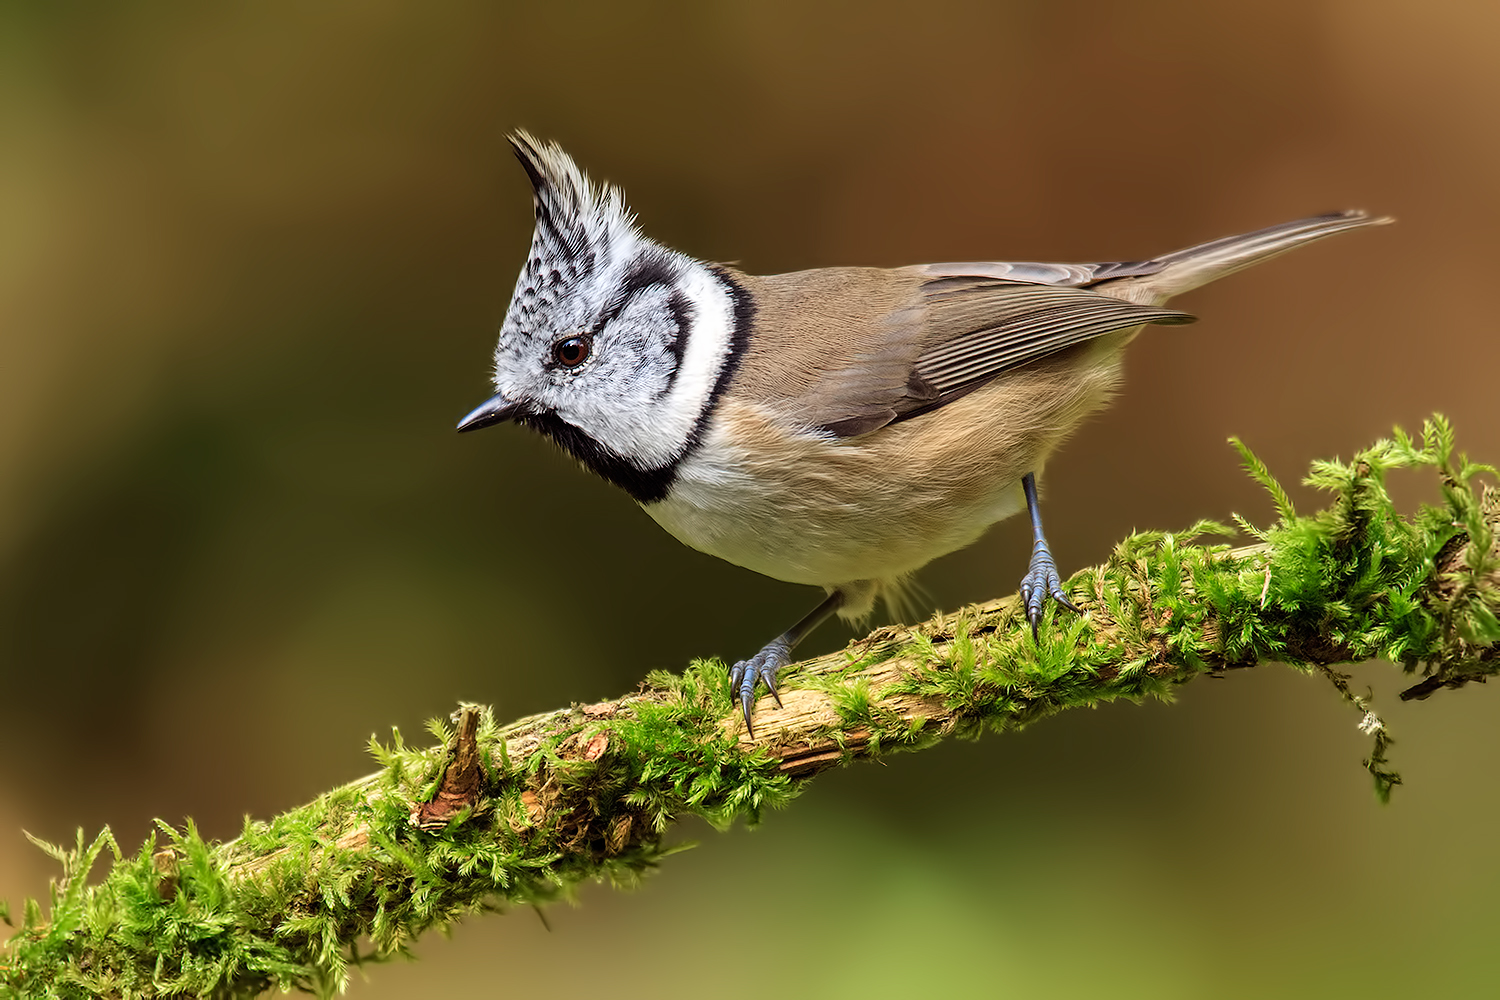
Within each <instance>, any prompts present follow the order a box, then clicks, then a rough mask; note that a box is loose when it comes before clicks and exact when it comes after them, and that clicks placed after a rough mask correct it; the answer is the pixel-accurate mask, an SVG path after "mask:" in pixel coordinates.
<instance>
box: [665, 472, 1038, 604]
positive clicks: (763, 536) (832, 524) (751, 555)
mask: <svg viewBox="0 0 1500 1000" xmlns="http://www.w3.org/2000/svg"><path fill="white" fill-rule="evenodd" d="M837 447H840V446H839V445H830V449H833V448H837ZM845 447H847V446H845ZM831 464H838V463H831ZM684 465H685V466H690V467H684V468H683V469H682V470H681V471H680V478H679V480H678V482H677V486H676V488H675V489H674V490H673V493H672V495H671V497H670V498H669V499H667V500H664V501H662V502H660V503H655V504H651V505H648V506H646V507H645V510H646V512H647V513H648V514H650V515H651V516H652V517H653V518H654V519H655V520H656V522H657V523H658V524H660V525H661V526H662V527H663V528H665V529H666V530H667V531H668V532H670V533H671V534H672V535H673V536H674V537H675V538H677V539H678V540H679V541H681V542H682V543H684V544H685V545H690V546H692V547H693V548H695V549H698V550H699V551H701V552H707V553H709V554H710V555H715V556H718V557H719V558H721V559H724V560H726V561H728V562H731V563H734V564H735V565H737V566H743V567H745V568H746V569H751V570H754V571H756V572H757V573H763V574H765V575H766V576H769V577H773V578H775V579H778V580H785V581H787V582H789V583H805V584H814V585H818V586H823V587H828V588H833V587H837V586H840V585H842V584H850V583H854V582H856V581H863V580H872V581H889V580H894V579H896V578H898V577H902V576H906V575H908V574H910V573H912V572H915V571H916V570H918V569H920V568H921V567H923V566H925V565H926V564H927V563H929V562H931V561H932V560H933V559H936V558H937V557H938V556H941V555H946V554H947V553H949V552H954V551H957V550H958V549H961V548H964V547H965V546H967V545H970V544H972V543H973V542H974V541H976V540H977V539H978V538H979V536H980V535H982V534H983V533H984V531H985V529H987V528H988V527H989V526H990V525H992V524H994V523H995V522H996V521H1000V520H1002V519H1004V518H1007V517H1010V516H1011V515H1012V514H1014V513H1016V512H1017V511H1019V510H1021V509H1022V508H1023V507H1024V506H1025V498H1024V496H1023V495H1022V493H1021V487H1020V479H1019V476H1017V477H1016V478H1012V479H1008V480H999V479H997V480H996V481H994V482H993V483H992V488H991V489H989V490H987V491H985V492H984V493H983V495H980V496H970V497H965V498H962V499H960V498H958V497H955V496H945V495H943V494H942V493H941V492H938V491H934V490H931V489H922V488H920V487H906V488H903V487H902V486H899V485H895V484H891V483H890V482H882V481H879V480H878V479H877V480H875V481H871V482H869V483H868V484H867V488H864V489H849V488H842V489H839V488H830V487H829V484H828V483H827V482H826V481H821V480H823V477H821V476H819V475H817V474H816V472H815V471H814V472H812V473H811V474H808V475H806V476H804V477H800V478H802V479H803V483H802V484H801V485H800V486H799V485H796V484H794V483H792V482H788V481H785V480H783V481H781V482H775V481H773V482H771V483H767V482H765V481H764V480H762V479H760V478H759V477H757V476H755V475H753V474H751V473H749V472H747V471H746V470H745V468H743V467H739V468H735V467H733V466H730V465H727V464H725V465H719V466H712V465H710V464H709V463H706V462H696V463H684Z"/></svg>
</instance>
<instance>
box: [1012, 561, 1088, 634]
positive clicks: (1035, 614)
mask: <svg viewBox="0 0 1500 1000" xmlns="http://www.w3.org/2000/svg"><path fill="white" fill-rule="evenodd" d="M1049 597H1050V598H1052V599H1053V600H1054V601H1056V602H1057V603H1058V604H1061V605H1062V606H1063V607H1065V608H1067V609H1068V610H1069V611H1079V610H1081V609H1080V608H1079V607H1078V605H1076V604H1074V603H1073V602H1072V601H1070V600H1068V595H1067V594H1065V593H1063V589H1062V577H1060V576H1058V574H1057V563H1055V562H1053V560H1052V551H1051V550H1050V549H1048V548H1047V543H1046V542H1045V541H1042V540H1040V539H1038V540H1037V543H1036V545H1035V547H1033V548H1032V550H1031V566H1030V568H1028V569H1027V570H1026V575H1025V576H1023V577H1022V578H1021V603H1022V605H1024V606H1025V608H1026V620H1027V621H1029V622H1031V638H1032V641H1034V642H1039V641H1040V637H1039V636H1038V631H1037V630H1038V628H1039V626H1040V625H1041V624H1042V611H1043V610H1044V609H1045V608H1046V606H1047V598H1049Z"/></svg>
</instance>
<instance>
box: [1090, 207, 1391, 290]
mask: <svg viewBox="0 0 1500 1000" xmlns="http://www.w3.org/2000/svg"><path fill="white" fill-rule="evenodd" d="M1395 221H1396V220H1395V219H1392V218H1390V217H1388V216H1381V217H1378V218H1372V217H1371V216H1370V215H1368V214H1367V213H1365V212H1361V211H1357V210H1356V211H1350V212H1333V213H1330V214H1328V215H1315V216H1313V217H1312V218H1310V219H1298V220H1297V221H1296V222H1284V223H1282V224H1281V225H1279V226H1271V227H1270V228H1269V229H1258V230H1256V231H1255V232H1253V233H1244V234H1242V235H1240V236H1226V237H1224V238H1223V239H1221V240H1214V241H1213V242H1211V243H1200V244H1199V245H1197V246H1195V247H1188V248H1187V249H1186V250H1178V251H1176V252H1175V253H1169V254H1163V255H1162V256H1160V257H1157V258H1156V259H1155V260H1154V261H1152V262H1151V263H1153V264H1159V265H1161V266H1160V268H1158V269H1153V270H1152V272H1151V273H1149V274H1139V275H1135V276H1131V277H1122V278H1116V279H1115V280H1113V281H1105V282H1100V283H1099V284H1097V285H1095V286H1094V287H1096V288H1098V289H1099V290H1100V291H1106V290H1107V291H1108V294H1112V295H1117V296H1119V297H1120V298H1123V299H1128V300H1129V301H1132V302H1140V303H1143V304H1145V303H1149V304H1151V305H1160V304H1161V303H1162V302H1165V301H1166V300H1167V299H1169V298H1171V297H1172V296H1174V295H1181V294H1182V293H1183V292H1186V291H1190V290H1191V289H1194V288H1197V287H1198V286H1199V285H1206V284H1208V283H1209V282H1210V281H1214V280H1216V279H1218V278H1222V277H1224V275H1226V274H1233V273H1234V272H1235V271H1239V270H1242V269H1244V268H1247V267H1250V266H1251V265H1253V264H1259V263H1260V262H1261V261H1263V260H1270V259H1271V258H1272V257H1275V256H1277V255H1278V254H1283V253H1286V252H1287V251H1288V250H1295V249H1296V248H1297V247H1300V246H1303V245H1304V244H1307V243H1311V242H1313V241H1314V240H1321V239H1322V238H1323V237H1325V236H1332V235H1334V234H1335V233H1342V232H1346V231H1348V230H1350V229H1362V228H1363V227H1365V226H1383V225H1386V224H1388V223H1391V222H1395Z"/></svg>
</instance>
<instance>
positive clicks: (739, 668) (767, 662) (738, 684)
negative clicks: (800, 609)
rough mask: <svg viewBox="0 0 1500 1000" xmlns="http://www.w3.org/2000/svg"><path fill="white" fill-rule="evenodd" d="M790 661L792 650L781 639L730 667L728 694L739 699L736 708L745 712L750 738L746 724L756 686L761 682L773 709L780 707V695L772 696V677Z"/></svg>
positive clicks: (752, 729)
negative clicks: (764, 685) (772, 704)
mask: <svg viewBox="0 0 1500 1000" xmlns="http://www.w3.org/2000/svg"><path fill="white" fill-rule="evenodd" d="M791 662H792V647H791V644H790V643H788V642H787V641H786V639H785V637H783V638H779V639H772V640H771V641H770V642H768V643H766V648H765V649H762V650H761V651H760V652H759V653H756V654H755V655H754V656H752V657H750V659H748V660H741V661H739V662H738V663H736V664H735V665H734V666H733V667H731V668H730V670H729V690H730V693H731V694H734V695H738V696H739V699H740V708H741V709H743V710H744V713H745V729H746V730H747V731H748V732H749V733H750V735H751V736H754V735H755V727H754V726H753V725H751V724H750V713H751V711H752V710H753V709H754V707H755V688H756V686H757V685H758V684H760V682H761V681H765V682H766V687H767V688H768V689H769V690H770V692H771V697H772V698H775V699H776V706H777V707H778V708H780V707H781V695H779V694H777V693H776V674H777V673H778V672H779V671H780V670H781V668H782V667H784V666H786V665H787V664H788V663H791Z"/></svg>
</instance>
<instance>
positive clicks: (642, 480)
mask: <svg viewBox="0 0 1500 1000" xmlns="http://www.w3.org/2000/svg"><path fill="white" fill-rule="evenodd" d="M709 270H710V271H711V272H712V273H713V275H714V277H715V278H717V279H718V281H719V283H720V284H721V285H723V286H724V290H725V291H727V292H728V293H729V297H730V301H731V303H732V307H733V308H732V310H731V313H730V324H731V326H730V331H729V346H728V349H727V350H726V352H725V354H724V357H723V359H722V361H721V363H720V366H719V375H718V378H716V379H715V380H714V385H713V388H712V389H711V390H710V391H709V394H708V399H707V400H705V401H704V403H703V409H701V410H700V411H699V412H698V416H697V417H696V418H695V419H694V421H693V431H692V433H691V434H690V435H688V439H687V441H685V442H684V443H683V446H682V448H681V449H680V450H679V451H678V452H677V454H676V455H673V456H672V458H671V459H669V460H668V461H667V462H666V463H665V464H663V465H660V466H656V467H654V468H645V467H642V466H641V465H639V464H638V463H637V462H636V461H635V460H633V459H630V458H627V457H626V456H624V455H621V454H619V453H617V452H616V451H615V450H614V449H613V448H609V447H607V446H605V445H604V444H601V443H600V442H598V441H596V440H594V438H592V437H590V436H589V435H588V434H586V433H584V432H583V431H582V430H580V429H578V428H577V427H575V426H573V425H572V424H570V423H568V422H567V421H565V420H563V419H562V418H561V417H559V416H558V415H557V414H555V413H551V412H548V413H527V414H522V415H521V416H519V417H517V418H516V422H517V423H520V424H522V425H523V426H526V427H530V428H531V429H533V430H535V431H539V432H540V433H542V434H545V435H547V436H548V437H550V438H551V439H552V440H554V441H556V442H557V443H558V445H559V446H561V447H562V449H563V450H564V451H566V452H567V453H568V454H570V455H572V456H573V457H574V458H575V459H577V460H578V461H579V462H581V463H582V464H583V465H584V466H585V467H586V468H588V469H589V470H590V471H591V472H593V473H595V474H596V475H598V476H600V477H602V478H604V479H606V480H608V481H609V482H611V483H614V484H615V485H616V486H618V487H620V489H622V490H624V491H625V492H626V493H629V494H630V495H631V497H632V498H634V500H635V501H636V503H639V504H642V505H645V504H652V503H659V502H660V501H662V500H665V499H666V498H667V494H668V493H670V492H671V490H672V484H673V483H675V482H676V481H677V469H678V466H680V465H681V464H682V461H683V460H684V459H685V458H687V457H688V456H689V455H691V454H692V453H693V452H695V451H696V450H697V449H698V448H699V447H701V446H702V444H703V434H704V431H705V430H706V428H707V427H708V421H709V419H710V418H711V417H712V416H713V412H714V409H715V408H716V407H717V406H718V404H719V399H720V398H721V397H722V396H723V395H724V391H725V390H726V389H728V388H729V383H730V381H731V380H732V379H733V378H734V373H735V372H736V371H738V370H739V366H740V359H741V358H743V357H744V354H745V345H746V344H747V343H748V341H749V339H750V328H751V327H752V326H753V325H754V322H755V303H754V302H753V301H752V300H751V298H750V293H749V292H748V291H746V290H745V289H744V287H742V286H741V285H740V284H739V282H737V281H735V280H734V278H733V276H732V275H731V273H730V272H729V271H728V269H726V268H722V267H719V266H717V265H709ZM674 277H675V275H673V274H672V273H671V272H670V271H667V270H665V269H663V268H661V267H660V265H657V264H653V263H651V262H642V264H641V265H639V266H638V267H637V268H636V269H635V270H634V271H633V272H632V273H631V275H630V276H629V278H627V280H626V287H625V289H623V290H622V292H623V293H624V294H622V296H621V297H620V298H619V299H617V300H616V301H617V302H618V303H620V308H621V309H623V306H624V303H625V302H626V301H628V299H630V298H634V297H635V296H636V295H638V294H640V293H641V292H643V291H645V290H646V289H647V288H651V287H655V286H656V285H665V284H669V283H670V282H671V281H672V280H673V278H674ZM686 307H687V302H686V301H685V300H684V301H683V302H681V303H680V304H679V303H677V302H676V301H675V299H674V303H673V311H674V313H678V318H679V323H680V325H679V327H678V335H677V342H676V343H675V344H674V345H673V347H672V353H673V354H674V355H675V356H676V357H677V360H678V362H679V364H680V363H681V360H682V358H683V356H684V355H685V354H686V353H687V340H688V337H689V336H690V332H691V331H690V327H691V323H692V319H693V316H692V311H691V310H690V309H687V308H686ZM679 309H681V312H678V310H679ZM616 314H618V310H616ZM675 379H676V376H675V374H674V376H673V381H675Z"/></svg>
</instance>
